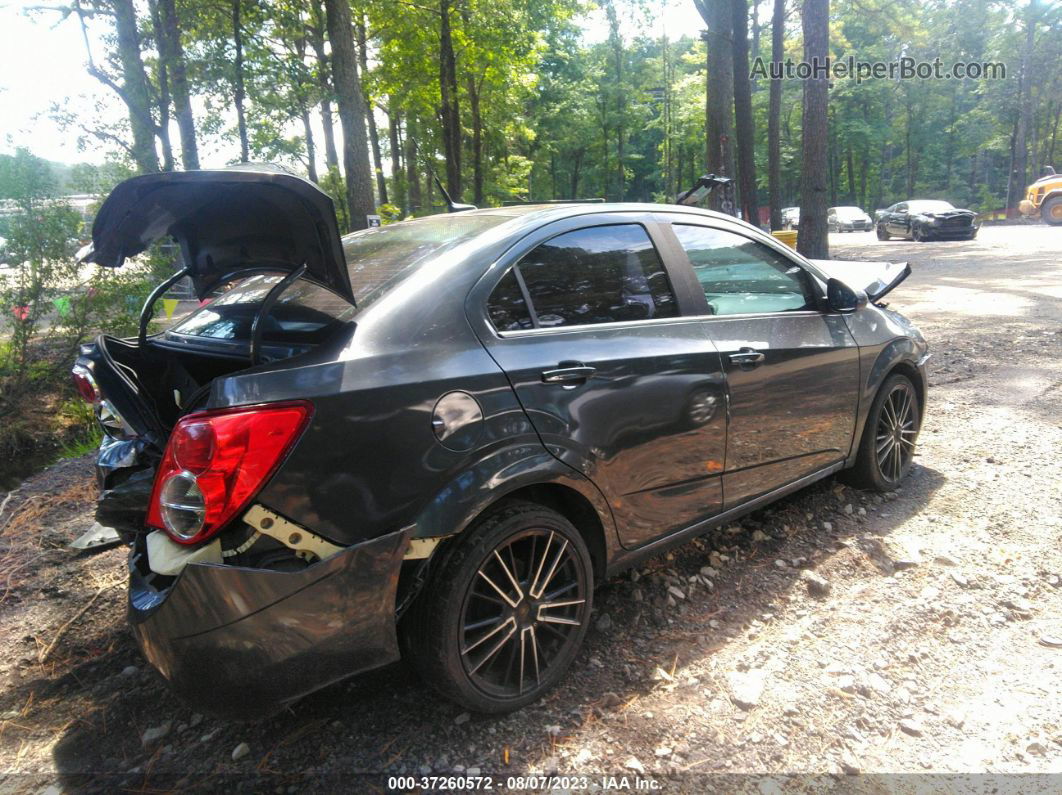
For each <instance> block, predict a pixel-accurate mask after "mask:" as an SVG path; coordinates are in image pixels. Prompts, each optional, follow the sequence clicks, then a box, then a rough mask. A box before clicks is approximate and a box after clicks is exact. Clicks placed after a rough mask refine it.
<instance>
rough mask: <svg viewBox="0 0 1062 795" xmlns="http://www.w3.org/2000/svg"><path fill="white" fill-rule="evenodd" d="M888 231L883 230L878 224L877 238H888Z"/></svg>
mask: <svg viewBox="0 0 1062 795" xmlns="http://www.w3.org/2000/svg"><path fill="white" fill-rule="evenodd" d="M888 239H889V233H888V232H886V231H885V227H884V226H882V225H881V224H878V240H888Z"/></svg>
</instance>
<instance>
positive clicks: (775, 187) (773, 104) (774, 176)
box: [767, 0, 785, 229]
mask: <svg viewBox="0 0 1062 795" xmlns="http://www.w3.org/2000/svg"><path fill="white" fill-rule="evenodd" d="M783 58H785V0H774V11H773V13H772V15H771V62H772V66H773V67H774V68H776V69H780V68H781V64H782V60H783ZM769 90H770V95H769V97H768V104H767V202H768V204H769V205H770V207H771V229H781V228H782V139H781V130H780V129H779V128H780V127H781V116H782V81H781V80H771V85H770V89H769Z"/></svg>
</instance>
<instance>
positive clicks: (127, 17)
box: [111, 0, 159, 173]
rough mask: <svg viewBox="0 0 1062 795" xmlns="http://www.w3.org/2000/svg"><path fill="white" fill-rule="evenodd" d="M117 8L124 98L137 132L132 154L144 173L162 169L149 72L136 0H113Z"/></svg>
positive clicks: (131, 125)
mask: <svg viewBox="0 0 1062 795" xmlns="http://www.w3.org/2000/svg"><path fill="white" fill-rule="evenodd" d="M111 8H112V9H113V10H114V31H115V34H116V39H117V45H118V61H119V64H120V65H121V69H122V81H123V84H122V92H123V96H122V99H123V100H124V101H125V104H126V108H127V109H128V111H129V126H130V128H131V129H132V132H133V145H132V147H131V150H130V151H131V154H132V156H133V160H134V161H136V167H137V170H138V171H140V172H141V173H147V172H151V171H158V170H159V155H158V152H156V151H155V131H156V130H155V120H154V119H153V118H152V115H151V92H150V90H149V89H148V79H147V72H146V71H145V70H144V62H143V60H141V57H140V33H139V32H138V31H137V27H136V9H135V8H134V7H133V0H111Z"/></svg>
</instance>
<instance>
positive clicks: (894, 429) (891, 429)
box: [848, 373, 922, 491]
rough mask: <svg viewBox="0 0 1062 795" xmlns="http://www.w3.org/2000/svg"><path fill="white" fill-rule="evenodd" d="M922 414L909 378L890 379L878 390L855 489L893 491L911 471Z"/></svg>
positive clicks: (854, 472)
mask: <svg viewBox="0 0 1062 795" xmlns="http://www.w3.org/2000/svg"><path fill="white" fill-rule="evenodd" d="M921 424H922V410H921V406H920V405H919V404H918V393H917V392H916V391H915V388H914V384H912V383H911V379H909V378H908V377H907V376H905V375H900V374H899V373H897V374H896V375H892V376H889V377H888V378H887V379H886V380H885V383H884V384H882V385H881V389H879V390H878V394H877V396H876V397H875V398H874V402H873V403H872V404H871V406H870V413H869V414H868V415H867V423H866V426H865V427H864V428H863V438H862V440H861V441H860V443H859V452H858V453H857V455H856V463H855V466H854V467H853V468H852V469H851V470H850V471H849V473H848V479H849V480H850V481H851V482H852V485H854V486H857V487H859V488H864V489H872V490H874V491H892V490H893V489H895V488H896V487H897V486H899V485H900V482H901V481H902V480H903V479H904V478H905V477H906V476H907V473H908V472H910V471H911V464H912V462H913V461H914V451H915V442H916V441H917V440H918V431H919V429H920V428H921Z"/></svg>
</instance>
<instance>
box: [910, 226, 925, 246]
mask: <svg viewBox="0 0 1062 795" xmlns="http://www.w3.org/2000/svg"><path fill="white" fill-rule="evenodd" d="M911 240H913V241H914V242H915V243H925V242H926V233H925V230H923V229H922V227H920V226H912V227H911Z"/></svg>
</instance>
